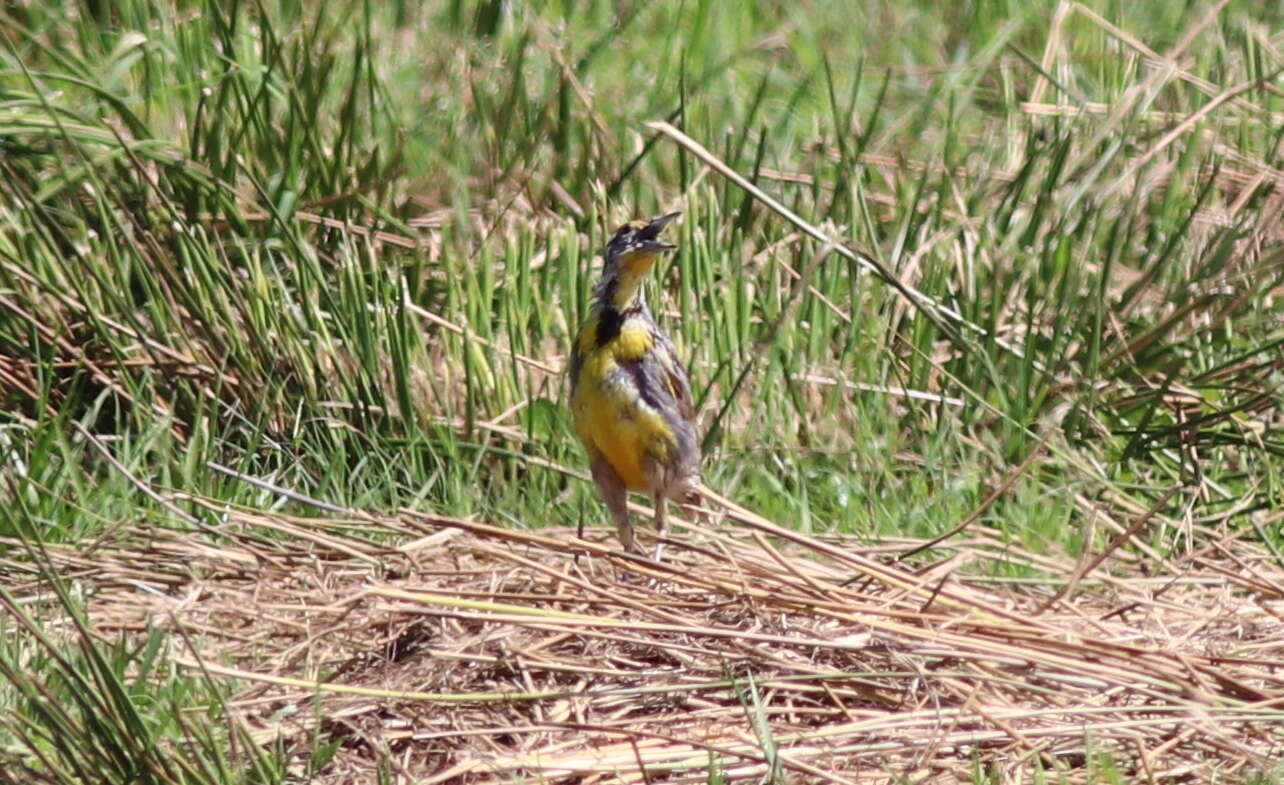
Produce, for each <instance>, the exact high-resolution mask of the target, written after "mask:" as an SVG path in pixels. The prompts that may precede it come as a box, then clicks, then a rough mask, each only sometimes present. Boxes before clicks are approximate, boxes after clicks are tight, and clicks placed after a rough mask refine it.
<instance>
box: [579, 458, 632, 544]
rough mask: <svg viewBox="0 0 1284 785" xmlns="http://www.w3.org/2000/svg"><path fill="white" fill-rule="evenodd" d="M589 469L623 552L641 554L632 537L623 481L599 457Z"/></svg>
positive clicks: (626, 493) (626, 495)
mask: <svg viewBox="0 0 1284 785" xmlns="http://www.w3.org/2000/svg"><path fill="white" fill-rule="evenodd" d="M589 469H590V471H592V473H593V482H595V483H597V489H598V490H599V491H601V493H602V501H604V502H606V508H607V509H608V510H610V511H611V518H612V519H613V520H614V521H615V530H616V532H617V533H618V534H619V535H620V543H621V544H623V545H624V550H626V551H628V552H629V553H641V552H642V549H641V548H639V547H638V544H637V541H636V540H635V539H634V537H633V524H632V523H631V522H630V521H629V505H628V491H627V490H626V489H625V487H624V481H623V480H621V479H620V475H618V474H616V473H615V469H612V468H611V464H609V463H607V462H606V459H605V458H603V457H602V456H600V455H597V456H594V457H593V459H592V461H591V462H590V463H589Z"/></svg>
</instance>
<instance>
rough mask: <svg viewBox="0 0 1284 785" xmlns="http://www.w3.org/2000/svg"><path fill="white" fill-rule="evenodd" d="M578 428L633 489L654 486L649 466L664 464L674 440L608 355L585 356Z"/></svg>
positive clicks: (574, 406)
mask: <svg viewBox="0 0 1284 785" xmlns="http://www.w3.org/2000/svg"><path fill="white" fill-rule="evenodd" d="M571 411H572V413H573V415H574V419H575V429H576V432H577V433H578V434H579V437H580V440H581V441H583V442H584V445H585V446H586V447H588V449H589V451H590V453H592V452H596V453H598V454H600V455H601V456H602V457H603V458H605V459H606V461H607V463H609V464H610V465H611V467H612V468H613V469H615V472H616V474H618V475H619V476H620V479H621V480H622V481H623V482H624V484H625V486H627V487H628V488H629V490H633V491H646V490H649V489H650V487H651V483H650V482H649V479H648V477H647V467H648V465H654V464H656V463H663V462H664V461H666V460H667V459H668V457H669V455H670V453H671V451H672V448H673V445H674V444H675V441H676V437H675V435H674V433H673V429H672V428H670V427H669V425H668V423H667V422H666V421H665V419H664V417H663V416H662V415H661V414H660V413H659V412H657V411H656V410H655V409H652V408H651V407H650V406H648V405H647V404H646V403H645V402H644V401H643V400H642V396H641V395H640V394H639V393H638V390H637V388H636V387H635V386H634V385H633V384H632V380H631V379H630V378H629V376H628V374H626V373H622V372H619V369H618V366H617V365H616V363H615V358H614V357H613V355H612V353H611V352H610V351H602V350H598V351H595V352H593V353H591V354H590V355H589V356H588V357H586V358H585V361H584V366H583V368H582V369H581V372H580V379H579V384H578V386H577V389H576V391H575V398H574V399H573V400H572V401H571Z"/></svg>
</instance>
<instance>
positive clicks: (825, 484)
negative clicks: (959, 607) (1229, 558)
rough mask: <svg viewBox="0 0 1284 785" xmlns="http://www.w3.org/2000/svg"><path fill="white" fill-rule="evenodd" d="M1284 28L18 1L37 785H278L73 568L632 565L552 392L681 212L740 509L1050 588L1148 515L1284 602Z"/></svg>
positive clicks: (695, 364)
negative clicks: (233, 546)
mask: <svg viewBox="0 0 1284 785" xmlns="http://www.w3.org/2000/svg"><path fill="white" fill-rule="evenodd" d="M1281 31H1284V6H1281V5H1280V4H1278V3H1258V2H1248V1H1242V2H1241V1H1240V0H1230V1H1228V2H1218V3H1215V4H1209V3H1204V2H1194V3H1172V2H1160V1H1159V0H1155V1H1154V2H1146V1H1142V2H1091V3H1085V4H1080V3H1075V2H1061V3H1024V2H1003V1H1002V0H987V1H984V2H982V1H977V2H962V3H951V4H939V3H931V2H861V3H806V2H803V3H752V4H749V3H745V4H741V3H716V2H707V1H705V0H691V1H690V2H681V3H606V2H570V1H569V0H568V1H567V2H548V3H533V4H518V3H503V2H498V1H492V2H479V3H464V2H459V1H458V0H455V1H454V2H439V3H426V4H418V3H404V2H390V3H371V2H336V3H320V4H316V3H299V2H293V1H292V0H261V1H260V2H256V3H249V2H235V1H233V2H215V1H214V0H210V1H208V2H190V3H186V2H185V3H177V4H174V3H165V4H156V3H152V2H141V1H138V0H124V1H123V2H118V3H95V2H85V3H74V2H52V1H51V2H41V3H22V2H18V3H8V4H5V6H4V8H3V10H0V401H2V402H3V405H2V406H0V537H2V538H3V539H2V540H0V570H3V571H4V573H6V575H7V577H6V578H5V579H4V583H5V585H6V586H7V587H8V588H7V589H6V592H5V594H4V600H3V602H4V605H5V607H6V609H7V612H6V614H4V615H0V672H3V673H4V675H5V676H6V679H5V680H4V681H2V682H0V717H2V718H3V719H2V724H0V760H8V761H9V762H10V763H9V764H6V765H5V766H4V768H5V769H6V772H12V771H17V770H18V769H17V768H14V767H15V766H17V765H18V764H17V763H16V762H18V761H21V762H22V765H23V766H26V767H28V768H29V770H30V771H39V772H43V775H42V776H45V777H47V778H48V780H49V781H57V782H73V781H75V782H79V781H85V782H88V781H125V779H124V777H125V773H126V772H132V775H130V776H133V777H135V779H132V780H130V781H138V782H143V781H147V782H162V781H166V782H168V781H176V780H174V779H165V778H164V777H163V776H161V775H159V774H157V773H156V770H155V769H153V768H149V765H150V764H146V763H144V761H147V760H150V759H149V758H148V755H149V754H150V753H149V752H148V750H153V751H154V750H155V749H161V748H164V749H167V750H170V752H168V753H166V754H167V755H173V754H174V753H173V752H172V750H173V749H176V748H177V749H181V750H183V752H182V755H180V756H178V757H179V758H180V759H182V761H183V763H182V765H183V766H187V767H189V768H188V769H184V771H187V772H188V773H187V774H185V775H184V776H186V777H188V778H189V779H187V780H185V781H209V782H259V781H285V778H286V777H287V775H286V774H285V773H284V772H285V771H286V767H285V764H284V763H283V762H282V761H283V760H284V756H285V752H284V751H282V750H273V749H268V750H266V751H264V752H262V753H259V754H258V757H255V756H251V757H253V758H254V760H255V761H257V762H256V763H255V764H254V765H253V766H246V767H244V768H221V767H220V766H219V765H218V764H217V763H215V762H214V761H217V760H219V759H220V758H222V757H224V756H225V755H226V754H227V750H228V749H229V745H230V747H236V745H237V744H238V742H237V740H236V739H237V734H236V732H234V731H232V730H229V726H225V725H224V724H223V720H222V717H221V712H220V709H219V706H220V704H219V700H220V695H222V694H223V693H222V692H221V690H222V689H223V688H222V687H221V686H220V685H219V684H218V683H217V682H212V681H207V680H205V679H202V678H199V677H198V676H197V675H194V674H192V673H190V672H188V671H185V670H183V669H180V668H178V667H176V666H175V665H174V664H173V663H171V662H170V661H169V660H167V658H166V656H165V655H164V652H165V651H166V646H167V644H166V642H165V640H164V639H163V637H162V636H151V637H147V636H144V640H143V642H142V643H140V642H138V641H137V640H136V639H129V640H126V639H125V638H123V637H122V638H121V639H120V640H116V641H112V640H103V639H101V638H97V637H92V638H91V637H84V638H82V639H81V640H80V641H79V643H77V642H76V640H75V636H72V639H71V640H62V639H61V638H57V639H55V638H56V636H55V637H46V634H45V633H42V632H41V629H42V623H43V622H42V620H44V619H49V618H54V616H57V617H58V618H63V617H64V616H65V614H66V612H67V611H72V612H73V616H74V612H75V611H76V610H77V608H80V607H81V605H80V604H81V603H82V602H83V598H84V596H85V595H86V594H88V593H90V592H92V586H91V585H90V584H88V583H84V582H78V581H77V579H76V576H75V575H74V574H67V573H66V572H65V571H63V572H62V578H61V580H54V576H53V575H52V574H50V571H49V569H48V564H47V557H48V552H49V549H52V548H67V549H71V550H72V551H74V552H77V553H81V554H83V558H84V559H85V561H86V563H92V561H93V559H94V558H95V557H94V552H95V550H96V549H99V548H102V547H105V546H107V545H110V544H112V543H117V542H123V541H128V540H130V539H139V538H141V539H146V538H148V537H151V536H153V535H152V533H153V532H155V531H158V530H175V531H178V532H183V533H185V534H186V536H190V537H191V538H206V539H208V540H209V541H211V542H217V541H218V537H219V535H218V533H217V532H216V531H215V528H216V527H217V525H218V523H219V516H218V515H217V514H216V513H214V512H212V511H211V505H210V504H209V503H208V502H210V501H213V502H217V503H218V504H225V505H229V506H234V507H237V508H245V509H251V510H260V511H264V512H280V513H294V514H299V515H306V516H322V517H324V515H325V513H324V512H318V510H317V509H316V507H315V505H313V504H311V503H309V502H306V501H304V500H301V499H300V498H299V496H298V495H302V496H304V497H307V498H310V499H314V500H322V501H324V502H326V503H329V504H333V505H336V506H338V507H342V508H357V509H368V510H395V509H397V508H401V507H407V508H415V509H421V510H430V511H435V512H439V513H442V514H447V515H453V516H473V517H475V518H476V519H478V520H484V521H489V522H493V523H496V524H502V525H504V526H510V527H518V528H534V527H543V526H546V525H556V526H568V525H576V524H580V523H583V524H586V525H589V526H599V525H600V524H602V523H603V522H604V510H603V508H602V506H601V504H600V502H599V501H598V499H597V498H596V496H595V494H594V492H593V489H592V486H591V483H589V482H586V481H585V478H584V474H583V472H584V459H583V457H582V454H581V452H580V449H579V447H578V445H577V444H576V442H575V440H574V436H573V433H572V430H571V428H570V427H569V421H568V417H567V415H566V413H565V410H564V402H565V386H564V384H563V379H562V376H561V369H562V366H563V363H564V360H565V356H566V347H567V345H568V341H569V339H570V336H571V335H572V333H573V331H574V329H575V326H576V325H577V323H578V322H579V320H580V318H581V316H582V315H583V314H584V310H585V305H586V301H587V297H588V293H589V291H590V288H591V286H592V283H593V281H594V280H595V276H596V264H597V261H598V260H597V256H596V254H597V251H598V249H599V248H600V247H601V245H602V244H603V242H604V239H605V238H606V237H607V236H609V233H610V232H611V231H612V230H613V229H614V228H615V227H616V226H617V225H618V224H619V223H621V222H622V221H624V220H627V219H629V218H632V217H636V216H649V215H653V214H658V213H660V212H662V211H667V210H673V209H680V210H682V211H683V218H682V222H681V224H680V225H678V227H677V230H676V232H675V233H674V234H675V239H676V241H677V242H678V243H679V244H680V246H681V248H680V250H679V251H678V252H677V253H676V254H675V255H673V257H672V261H671V264H668V265H667V266H664V267H662V268H661V269H658V271H657V274H656V276H655V282H654V285H653V286H652V288H651V300H652V303H653V305H654V307H655V310H657V312H658V313H659V319H660V321H661V322H662V324H663V325H664V326H665V327H666V328H667V329H668V330H669V331H670V332H671V333H672V334H673V335H674V337H675V340H676V342H677V344H678V346H679V350H680V352H681V354H682V356H683V357H685V358H687V360H688V363H689V367H690V372H691V377H692V380H693V387H694V390H695V395H696V397H697V400H698V404H699V408H700V411H701V413H702V430H703V432H704V433H705V437H704V448H705V452H706V456H707V457H706V461H705V479H706V483H707V484H708V485H709V486H710V487H712V488H715V489H717V490H718V492H720V493H722V494H723V495H725V496H727V497H729V498H732V499H735V500H736V501H737V502H739V503H740V504H741V505H743V506H745V507H747V508H750V509H753V510H756V511H758V512H759V513H761V514H762V515H764V516H766V517H767V518H770V519H771V520H773V521H775V522H776V523H778V524H779V525H781V526H786V527H791V528H795V529H797V530H800V531H803V532H816V533H832V532H841V533H847V534H854V535H858V536H859V537H862V538H867V540H868V541H869V542H871V543H873V542H880V541H883V540H885V539H886V538H896V537H911V538H931V537H936V536H938V535H942V534H946V533H948V532H951V531H952V530H954V529H955V527H957V526H958V525H959V524H960V523H963V522H967V524H968V527H969V534H970V536H973V537H974V538H980V539H983V540H984V541H985V542H986V543H987V544H988V545H987V547H988V548H990V549H991V552H992V553H993V554H995V555H996V556H1001V555H1002V552H1003V551H1004V549H1005V548H1020V549H1022V550H1025V551H1032V552H1035V553H1038V554H1042V555H1045V556H1046V557H1047V558H1048V563H1049V564H1073V563H1076V562H1077V561H1078V560H1079V559H1080V558H1081V556H1083V555H1084V554H1086V553H1091V552H1095V551H1099V550H1100V549H1101V548H1103V547H1104V546H1105V544H1106V543H1107V542H1109V541H1110V540H1111V539H1112V538H1113V537H1115V536H1116V534H1117V530H1112V529H1111V525H1110V523H1109V522H1118V521H1131V520H1132V519H1134V518H1136V517H1137V516H1139V515H1141V514H1143V513H1146V511H1150V514H1149V516H1148V517H1147V519H1146V525H1145V527H1144V528H1142V529H1141V530H1140V531H1139V532H1138V533H1137V540H1136V541H1135V542H1130V543H1129V544H1127V545H1126V546H1125V550H1126V551H1128V552H1129V553H1130V554H1132V555H1133V556H1135V559H1136V560H1137V561H1138V562H1139V563H1141V564H1143V565H1149V567H1150V568H1153V569H1154V570H1156V571H1162V570H1163V569H1164V567H1163V565H1165V564H1174V563H1181V561H1182V559H1183V557H1184V556H1185V555H1187V554H1189V553H1191V552H1193V551H1194V550H1196V549H1198V548H1199V547H1201V545H1202V544H1203V543H1205V542H1207V541H1208V539H1209V537H1210V536H1213V535H1214V534H1216V535H1218V536H1224V535H1226V534H1227V533H1228V532H1230V533H1235V534H1237V535H1239V536H1242V537H1244V538H1246V539H1249V540H1253V541H1255V542H1257V543H1258V544H1260V545H1261V546H1262V547H1264V548H1266V549H1268V550H1269V551H1270V552H1271V553H1272V554H1274V555H1275V556H1276V557H1277V558H1278V556H1279V555H1280V552H1281V547H1284V532H1282V530H1281V527H1280V523H1279V522H1280V520H1281V514H1280V513H1279V512H1278V511H1279V510H1280V508H1281V507H1282V506H1284V505H1282V503H1284V486H1282V485H1281V483H1282V481H1284V476H1281V471H1282V470H1284V457H1282V456H1284V417H1282V415H1281V408H1280V407H1281V387H1282V385H1284V353H1282V352H1281V346H1282V345H1284V319H1282V318H1281V316H1282V308H1281V300H1282V299H1284V221H1282V220H1281V214H1282V210H1284V192H1282V191H1281V186H1282V184H1284V148H1282V145H1284V80H1281V78H1280V75H1281V69H1282V68H1284V57H1282V56H1281V49H1282V48H1284V33H1282V32H1281ZM657 122H665V123H669V124H671V126H672V127H674V128H676V129H681V131H682V132H683V133H685V134H686V135H688V136H689V137H690V138H691V139H693V140H695V142H697V143H698V144H699V145H701V146H703V148H705V149H706V150H707V151H708V154H709V155H711V156H713V157H715V158H717V159H718V160H720V161H721V162H723V163H724V164H725V166H726V167H729V168H730V169H731V170H734V171H735V172H738V173H740V175H742V176H743V177H744V178H746V179H747V180H748V181H749V182H751V183H752V184H754V185H755V186H756V187H757V188H759V189H762V191H764V192H765V193H766V194H768V195H769V196H770V197H771V198H773V199H775V200H778V201H779V203H780V204H781V205H783V206H784V207H787V208H788V209H789V210H791V211H792V212H793V213H795V214H796V215H797V217H798V220H796V221H791V220H789V219H787V218H786V217H784V216H782V215H781V214H780V213H779V212H778V211H776V210H773V209H770V208H768V207H767V206H766V205H764V203H763V202H762V201H761V200H759V199H757V198H755V197H754V196H752V195H751V194H750V193H749V192H748V191H747V190H746V189H745V188H744V187H742V186H741V185H737V184H736V183H734V182H733V181H731V180H729V179H728V178H727V177H726V176H724V175H723V174H721V173H720V172H719V171H718V170H716V169H714V168H711V167H710V166H708V165H707V162H706V161H705V160H703V159H702V158H701V157H700V156H699V155H698V154H697V151H695V150H694V149H693V148H692V147H691V146H690V145H687V146H684V145H683V144H680V143H679V140H678V139H677V138H676V137H675V135H673V134H668V133H665V132H663V131H662V130H661V129H660V128H659V127H658V126H655V125H648V123H652V124H654V123H657ZM817 236H823V237H826V238H830V239H832V240H833V242H827V241H825V240H821V239H816V238H817ZM247 478H248V479H247ZM248 480H257V481H258V482H257V483H256V482H251V481H248ZM280 489H285V490H288V491H291V492H293V494H295V496H291V495H289V494H285V493H282V492H280ZM198 500H203V501H198ZM263 536H264V537H266V538H268V539H269V540H270V539H271V538H272V537H276V536H284V535H279V534H271V533H264V534H263ZM595 536H596V535H595ZM974 569H979V570H985V571H986V572H987V573H988V574H991V575H992V576H994V577H995V578H1003V579H1011V580H1029V579H1038V578H1039V577H1040V575H1041V574H1040V572H1039V570H1037V569H1033V568H1032V567H1031V566H1030V564H1029V563H1028V562H1022V563H1020V564H1012V563H1007V562H1005V561H1004V560H1003V559H1002V558H995V559H992V560H988V561H986V562H984V564H983V565H978V566H976V567H975V568H974ZM51 599H57V602H55V603H53V605H52V606H50V605H49V604H48V602H49V601H50V600H51ZM47 614H52V615H47ZM73 695H82V696H85V697H71V696H73ZM41 707H43V708H41ZM194 709H203V710H201V711H194ZM129 738H132V739H133V741H126V739H129ZM175 740H186V742H184V743H181V744H178V746H177V747H174V746H165V745H173V744H174V743H175ZM243 754H244V753H243ZM318 760H321V758H318ZM318 765H321V764H320V763H318ZM27 770H28V769H24V771H27ZM95 772H98V774H97V775H96V774H95ZM103 772H111V774H110V775H108V774H103ZM117 775H119V776H120V777H121V778H122V779H116V778H115V777H116V776H117ZM6 776H16V775H10V774H8V773H6V774H0V780H3V779H4V778H5V777H6ZM290 776H294V775H290Z"/></svg>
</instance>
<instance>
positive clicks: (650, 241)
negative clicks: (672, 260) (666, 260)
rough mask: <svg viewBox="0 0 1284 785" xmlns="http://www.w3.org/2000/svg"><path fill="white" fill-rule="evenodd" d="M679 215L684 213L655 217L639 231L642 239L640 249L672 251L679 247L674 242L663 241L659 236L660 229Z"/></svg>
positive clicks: (654, 251) (653, 251)
mask: <svg viewBox="0 0 1284 785" xmlns="http://www.w3.org/2000/svg"><path fill="white" fill-rule="evenodd" d="M679 215H682V213H680V212H677V213H669V214H668V215H662V216H660V217H659V218H655V219H653V220H652V221H651V223H649V224H647V225H646V226H645V227H643V229H642V231H640V232H638V239H639V240H640V241H641V242H640V243H639V250H642V251H650V252H652V253H659V252H660V251H672V250H673V249H674V248H677V247H678V246H676V245H673V244H672V243H666V242H663V241H662V240H660V239H658V238H659V235H660V230H661V229H663V228H664V227H666V226H668V225H669V224H670V223H672V222H673V221H674V220H676V219H677V217H678V216H679Z"/></svg>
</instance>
